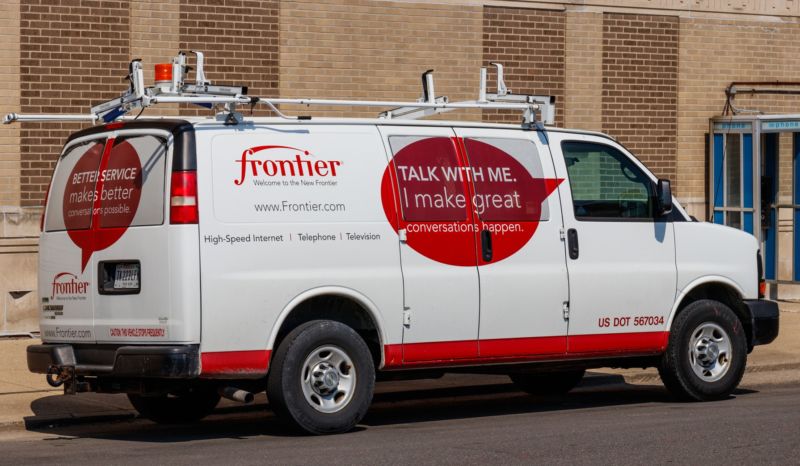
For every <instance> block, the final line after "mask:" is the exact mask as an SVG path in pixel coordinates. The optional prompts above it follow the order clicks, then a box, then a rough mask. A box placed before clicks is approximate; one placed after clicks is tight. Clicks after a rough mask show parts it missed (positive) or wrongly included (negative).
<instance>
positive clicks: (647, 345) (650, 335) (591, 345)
mask: <svg viewBox="0 0 800 466" xmlns="http://www.w3.org/2000/svg"><path fill="white" fill-rule="evenodd" d="M668 340H669V332H637V333H604V334H599V335H574V336H571V337H569V353H570V354H575V353H578V354H582V353H603V354H616V353H639V352H651V351H652V352H661V351H664V350H665V349H666V348H667V341H668Z"/></svg>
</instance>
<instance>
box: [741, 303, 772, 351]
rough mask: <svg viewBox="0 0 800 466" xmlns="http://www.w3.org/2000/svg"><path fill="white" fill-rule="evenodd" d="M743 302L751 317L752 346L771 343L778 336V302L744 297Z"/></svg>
mask: <svg viewBox="0 0 800 466" xmlns="http://www.w3.org/2000/svg"><path fill="white" fill-rule="evenodd" d="M744 304H745V305H746V306H747V308H748V309H749V310H750V315H751V316H752V317H753V335H752V342H753V346H756V345H766V344H767V343H772V341H773V340H775V338H777V337H778V329H779V327H780V312H779V311H778V303H776V302H775V301H768V300H766V299H746V300H745V301H744Z"/></svg>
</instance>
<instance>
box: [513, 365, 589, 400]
mask: <svg viewBox="0 0 800 466" xmlns="http://www.w3.org/2000/svg"><path fill="white" fill-rule="evenodd" d="M585 372H586V371H585V370H583V369H578V370H572V371H559V372H542V373H538V374H525V373H522V374H509V377H511V381H512V382H514V385H516V386H517V387H518V388H520V389H521V390H523V391H525V392H527V393H530V394H531V395H563V394H565V393H567V392H569V391H570V390H572V389H573V388H575V386H576V385H578V384H579V383H580V381H581V379H583V374H584V373H585Z"/></svg>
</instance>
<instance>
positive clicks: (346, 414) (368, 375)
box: [267, 320, 375, 435]
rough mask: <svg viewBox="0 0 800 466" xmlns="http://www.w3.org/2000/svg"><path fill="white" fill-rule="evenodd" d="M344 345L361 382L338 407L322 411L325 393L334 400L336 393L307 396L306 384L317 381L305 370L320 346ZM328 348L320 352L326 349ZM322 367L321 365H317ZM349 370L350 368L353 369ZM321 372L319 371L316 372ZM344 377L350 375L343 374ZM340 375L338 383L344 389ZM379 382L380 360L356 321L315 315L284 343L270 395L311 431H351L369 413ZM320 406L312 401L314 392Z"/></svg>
mask: <svg viewBox="0 0 800 466" xmlns="http://www.w3.org/2000/svg"><path fill="white" fill-rule="evenodd" d="M331 347H333V348H336V349H339V350H341V351H342V352H343V353H344V354H345V355H346V356H347V357H349V359H350V361H351V362H352V366H350V365H346V367H348V369H347V371H349V370H352V369H355V376H356V377H355V379H354V380H355V382H354V384H355V386H354V387H353V388H352V390H349V391H348V394H347V395H346V396H347V397H349V399H347V400H346V401H342V403H344V404H343V405H342V406H341V407H339V408H337V409H338V410H337V411H336V412H321V411H320V410H319V409H322V403H321V402H320V400H321V399H326V400H332V399H336V396H335V395H338V394H339V393H338V392H337V393H335V395H334V396H328V397H324V396H320V395H319V394H318V393H314V392H311V393H312V394H311V395H310V396H309V397H308V399H307V397H306V394H305V393H304V391H303V389H304V387H306V389H307V390H308V387H310V386H311V385H313V384H311V385H307V384H305V383H304V382H303V380H304V376H308V374H310V373H311V372H306V371H305V370H304V367H303V366H304V365H305V364H306V362H307V361H308V360H309V359H312V358H315V357H317V356H315V355H314V353H315V352H316V351H317V350H320V348H323V349H324V348H331ZM324 353H325V351H324V350H323V351H321V352H320V353H318V354H319V355H324ZM314 367H318V366H314ZM347 371H345V372H347ZM313 373H314V374H318V373H319V372H313ZM342 377H345V376H344V375H342ZM339 380H342V379H338V378H337V384H336V387H337V388H336V389H333V392H336V391H337V390H339V388H338V387H339V386H340V385H339V382H338V381H339ZM374 388H375V366H374V363H373V360H372V355H371V354H370V352H369V348H368V347H367V345H366V343H364V340H363V339H362V338H361V337H360V336H359V335H358V334H357V333H356V332H355V331H354V330H353V329H351V328H350V327H348V326H347V325H344V324H342V323H339V322H334V321H330V320H315V321H311V322H307V323H305V324H303V325H300V326H299V327H297V328H296V329H294V330H292V331H291V332H290V333H289V334H288V335H286V337H285V338H284V339H283V341H282V342H281V344H280V345H279V346H278V350H277V352H276V353H275V356H274V357H273V360H272V366H271V367H270V371H269V376H268V378H267V398H268V399H269V403H270V406H271V407H272V409H273V411H274V412H275V414H277V415H278V417H280V418H281V419H283V420H284V421H286V422H287V423H288V424H289V425H290V426H292V427H294V428H297V429H299V430H301V431H303V432H307V433H310V434H317V435H319V434H337V433H341V432H347V431H349V430H350V429H352V428H353V427H355V425H356V424H358V422H359V421H361V419H362V418H363V417H364V415H365V414H366V413H367V409H368V408H369V405H370V403H372V393H373V390H374ZM315 395H316V401H317V402H318V403H317V404H318V406H317V407H315V406H314V405H313V404H312V403H313V401H312V400H314V396H315Z"/></svg>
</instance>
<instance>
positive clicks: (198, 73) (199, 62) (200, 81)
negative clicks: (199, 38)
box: [190, 50, 211, 87]
mask: <svg viewBox="0 0 800 466" xmlns="http://www.w3.org/2000/svg"><path fill="white" fill-rule="evenodd" d="M190 53H193V54H195V56H196V57H197V58H196V59H195V68H196V70H195V72H194V76H195V82H196V84H197V87H204V86H205V85H206V84H211V81H209V80H207V79H206V74H205V72H204V71H203V63H204V60H203V52H198V51H196V50H190Z"/></svg>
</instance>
